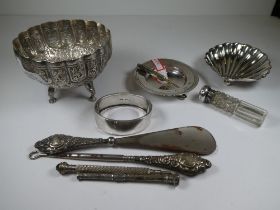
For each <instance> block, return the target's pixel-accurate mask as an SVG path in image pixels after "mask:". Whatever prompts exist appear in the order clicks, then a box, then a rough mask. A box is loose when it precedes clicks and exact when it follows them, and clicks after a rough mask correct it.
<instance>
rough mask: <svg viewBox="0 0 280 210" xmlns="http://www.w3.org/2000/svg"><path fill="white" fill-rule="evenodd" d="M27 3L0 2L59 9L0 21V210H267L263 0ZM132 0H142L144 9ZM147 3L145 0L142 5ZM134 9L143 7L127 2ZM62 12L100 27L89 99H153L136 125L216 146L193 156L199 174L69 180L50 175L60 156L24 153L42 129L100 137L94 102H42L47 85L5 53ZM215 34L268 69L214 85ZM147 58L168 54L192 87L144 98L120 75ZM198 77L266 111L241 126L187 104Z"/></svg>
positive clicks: (267, 39)
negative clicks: (190, 131) (201, 162)
mask: <svg viewBox="0 0 280 210" xmlns="http://www.w3.org/2000/svg"><path fill="white" fill-rule="evenodd" d="M24 2H25V3H24ZM28 2H29V3H28ZM30 2H31V1H18V2H15V1H6V2H3V3H2V5H1V7H0V10H1V13H5V14H64V13H65V14H68V15H67V16H65V15H62V16H41V15H40V16H14V15H13V16H1V17H0V28H1V31H0V46H1V47H0V64H1V65H0V100H1V103H0V131H1V132H0V134H1V137H0V142H1V146H0V167H1V173H0V209H1V210H2V209H3V210H14V209H21V210H33V209H34V210H35V209H41V210H49V209H59V210H77V209H82V210H97V209H98V210H106V209H132V210H140V209H145V210H154V209H161V210H170V209H178V210H185V209H194V210H205V209H209V210H217V209H227V210H236V209H239V210H248V209H253V210H263V209H269V210H279V208H280V200H279V195H280V182H279V177H280V167H279V162H280V157H279V155H278V154H279V148H280V141H279V134H280V114H279V107H280V100H279V97H278V96H279V80H280V71H279V69H280V60H279V55H280V43H279V37H280V21H279V19H277V18H272V17H269V16H268V15H269V14H270V11H271V9H272V5H273V1H227V3H224V2H225V1H220V2H219V1H214V0H212V1H211V3H215V4H210V3H209V2H210V1H205V2H204V3H202V2H201V1H193V3H191V2H190V1H188V3H186V2H184V1H180V2H181V3H180V4H178V5H175V6H174V5H173V7H167V5H171V3H169V1H168V2H167V1H166V3H165V4H163V5H165V6H163V5H161V4H156V3H152V1H150V2H148V1H147V2H145V1H137V2H134V5H136V6H137V4H138V10H137V7H133V5H132V4H131V5H130V6H129V5H128V6H127V9H125V8H126V7H124V5H123V4H122V6H120V5H118V4H116V3H114V2H116V1H112V4H115V5H114V6H113V7H112V6H110V7H109V6H108V5H109V4H107V3H106V1H102V2H101V1H100V4H99V5H105V6H106V7H105V6H104V7H103V6H100V7H98V8H97V7H94V6H92V7H89V6H87V7H85V6H84V4H82V3H81V2H82V1H77V2H76V1H75V2H74V1H73V2H72V3H71V4H70V3H69V4H62V3H61V1H56V2H57V3H56V4H55V5H56V6H54V4H52V5H51V4H50V3H49V2H51V1H41V2H40V3H36V4H35V3H34V5H30ZM34 2H35V1H34ZM36 2H37V1H36ZM38 2H39V1H38ZM47 2H48V3H47ZM140 2H142V3H143V4H144V3H145V6H144V5H142V3H140ZM170 2H171V1H170ZM173 2H176V1H173ZM177 2H179V1H177ZM195 2H197V4H195ZM248 2H250V4H249V3H248ZM253 2H254V3H253ZM147 4H148V5H153V7H152V9H151V10H149V8H148V6H147ZM73 5H77V7H74V6H73ZM78 5H80V6H78ZM81 5H83V6H81ZM88 5H93V3H88ZM182 5H185V7H182ZM251 5H253V7H252V8H250V7H251ZM140 6H142V7H143V8H146V9H143V8H142V10H141V9H140V10H139V7H140ZM157 6H160V7H161V8H162V7H164V8H165V9H159V8H158V7H157ZM229 6H231V7H230V8H231V9H229ZM174 7H176V8H177V9H175V8H174ZM232 8H235V9H232ZM225 9H228V10H227V12H226V14H236V15H237V14H249V15H251V16H227V15H221V14H225V13H224V11H225ZM91 11H92V12H91ZM98 11H99V12H100V13H104V14H109V13H110V12H112V13H117V14H120V13H121V14H123V13H125V14H134V12H135V13H137V14H138V13H144V14H150V13H156V14H158V13H162V14H170V13H172V14H173V13H175V12H178V14H202V13H203V14H204V13H205V14H215V15H214V16H204V15H199V16H176V15H175V16H172V15H164V16H135V15H129V16H128V15H127V16H119V15H117V16H112V15H110V16H106V15H105V16H104V15H102V16H84V15H83V14H96V13H97V12H98ZM156 11H157V12H156ZM99 12H98V14H99ZM145 12H147V13H145ZM247 12H248V13H247ZM71 14H79V16H71ZM176 14H177V13H176ZM216 14H220V15H216ZM252 14H257V15H258V16H252ZM63 18H85V19H93V20H96V21H99V22H102V23H104V24H105V25H106V26H107V27H108V28H110V29H111V32H112V41H113V55H112V58H111V60H110V61H109V63H108V65H107V66H106V68H105V70H104V72H102V74H101V75H100V76H99V77H98V78H97V79H96V80H95V81H94V84H95V88H96V92H97V95H96V96H97V98H99V97H101V96H103V95H105V94H109V93H113V92H123V91H129V92H133V93H137V94H142V95H144V96H146V97H147V98H148V99H150V100H151V102H152V103H153V107H154V109H153V114H152V120H151V124H150V126H149V127H148V128H147V129H146V130H145V131H144V132H152V131H158V130H164V129H169V128H174V127H182V126H188V125H199V126H202V127H204V128H206V129H208V130H209V131H210V132H211V133H212V134H213V136H214V137H215V139H216V141H217V150H216V151H215V152H214V153H213V154H211V155H209V156H207V157H205V158H207V159H209V160H210V161H211V162H212V164H213V166H212V167H211V168H210V169H209V170H208V171H207V172H206V173H204V174H201V175H199V176H196V177H193V178H188V177H183V176H182V177H181V182H180V185H179V186H178V187H176V188H173V187H168V186H165V185H151V184H132V183H127V184H117V183H106V182H83V183H79V182H78V181H77V180H76V179H75V177H74V176H73V177H71V176H69V177H62V176H61V175H59V174H58V173H57V172H56V170H55V166H56V164H58V163H59V162H60V161H61V160H58V159H40V160H36V161H31V160H29V159H28V157H27V155H28V154H29V152H31V151H32V150H33V149H34V148H33V144H34V143H35V142H36V141H37V140H40V139H43V138H45V137H47V136H49V135H52V134H54V133H65V134H69V135H74V136H84V137H108V135H107V134H105V133H103V132H102V131H100V130H98V129H97V127H96V124H95V121H94V112H93V106H94V104H93V103H90V102H88V101H87V99H86V98H87V96H88V92H87V91H86V90H85V89H84V88H83V87H80V88H77V89H73V90H68V91H67V90H65V91H59V92H57V97H58V101H57V103H56V104H49V103H48V97H47V87H45V86H43V85H41V84H39V83H38V82H36V81H33V80H31V79H29V78H27V77H26V76H25V75H24V74H23V72H22V71H21V67H20V65H19V64H18V63H17V62H16V59H15V57H14V55H13V51H12V45H11V42H12V40H13V38H15V37H16V36H17V34H18V33H19V32H20V31H23V30H25V29H27V28H28V27H30V26H33V25H36V24H40V23H42V22H45V21H49V20H58V19H63ZM226 41H229V42H234V41H238V42H243V43H249V44H251V45H253V46H256V47H259V48H260V49H262V50H263V51H264V52H266V53H267V54H268V56H269V58H270V59H271V63H272V66H273V68H272V70H271V73H270V74H269V75H268V76H267V78H265V79H262V80H261V81H259V82H256V83H254V84H250V85H236V86H229V87H228V86H225V85H224V84H223V82H222V80H221V78H219V77H218V76H217V75H216V73H214V72H213V71H212V70H210V68H209V67H208V66H207V64H206V63H205V61H204V60H203V56H204V53H205V52H206V51H207V50H208V49H209V48H210V47H213V46H214V45H216V44H218V43H223V42H226ZM155 57H165V58H173V59H177V60H179V61H182V62H184V63H186V64H188V65H190V66H191V67H192V68H193V69H194V70H196V71H197V72H198V74H199V77H200V81H199V84H198V86H197V88H195V90H193V91H192V92H191V93H190V94H189V98H188V99H186V100H185V101H179V100H177V99H173V98H163V97H159V96H154V95H150V94H148V93H146V92H144V91H142V90H140V89H139V88H138V87H137V86H135V83H134V81H133V79H132V77H131V72H132V70H133V69H134V68H135V66H136V64H137V63H142V62H145V61H147V60H149V59H151V58H155ZM204 84H209V85H211V86H212V87H213V88H215V89H218V90H221V91H224V92H226V93H229V94H231V95H232V96H235V97H238V98H240V99H244V100H246V101H248V102H250V103H252V104H255V105H257V106H260V107H262V108H265V109H266V110H268V113H269V114H268V116H267V118H266V120H265V122H264V124H263V125H262V127H260V128H254V127H251V126H248V125H247V124H244V123H243V122H240V121H238V120H236V119H233V118H230V117H228V116H226V115H224V114H222V113H220V112H218V111H217V110H215V109H213V108H212V107H211V106H207V105H205V104H201V103H200V102H198V100H197V93H198V91H199V89H200V88H201V87H202V86H203V85H204ZM90 152H95V153H114V154H135V155H136V154H138V155H145V154H147V155H148V154H149V155H153V154H165V153H161V152H154V151H146V150H145V151H143V150H130V149H113V148H97V149H93V150H91V151H90ZM68 162H69V163H80V162H78V161H76V162H74V161H68ZM83 163H84V162H83ZM95 164H102V163H95ZM133 166H135V165H133Z"/></svg>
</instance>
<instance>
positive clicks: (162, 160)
mask: <svg viewBox="0 0 280 210" xmlns="http://www.w3.org/2000/svg"><path fill="white" fill-rule="evenodd" d="M41 157H48V158H61V159H70V160H83V161H85V160H86V161H103V162H125V163H140V164H145V165H151V166H156V167H162V168H166V169H169V170H172V171H177V172H179V173H181V174H184V175H187V176H195V175H197V174H200V173H203V172H205V170H206V169H208V168H210V167H211V162H210V161H208V160H206V159H204V158H201V157H200V156H198V155H196V154H194V153H178V154H174V155H161V156H132V155H116V154H90V153H62V154H55V155H48V154H46V153H41V152H39V151H34V152H31V153H30V155H29V158H30V159H31V160H35V159H38V158H41Z"/></svg>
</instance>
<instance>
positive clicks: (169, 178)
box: [77, 173, 180, 186]
mask: <svg viewBox="0 0 280 210" xmlns="http://www.w3.org/2000/svg"><path fill="white" fill-rule="evenodd" d="M77 179H78V180H79V181H110V182H119V183H123V182H139V183H150V184H152V183H155V184H168V185H173V186H177V185H178V184H179V181H180V176H179V175H178V174H148V175H143V174H114V173H109V174H97V173H91V174H79V175H78V176H77Z"/></svg>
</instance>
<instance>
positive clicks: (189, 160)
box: [128, 153, 211, 176]
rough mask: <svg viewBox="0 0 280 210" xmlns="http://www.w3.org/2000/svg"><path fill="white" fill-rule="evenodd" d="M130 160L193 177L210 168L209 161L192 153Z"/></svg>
mask: <svg viewBox="0 0 280 210" xmlns="http://www.w3.org/2000/svg"><path fill="white" fill-rule="evenodd" d="M128 158H129V157H128ZM131 160H132V161H134V162H139V163H144V164H147V165H151V166H156V167H162V168H166V169H169V170H172V171H177V172H179V173H181V174H184V175H187V176H195V175H197V174H200V173H203V172H204V171H205V170H206V169H208V168H210V167H211V162H210V161H209V160H206V159H204V158H201V157H200V156H198V155H196V154H194V153H179V154H175V155H165V156H133V157H131ZM132 161H131V162H132Z"/></svg>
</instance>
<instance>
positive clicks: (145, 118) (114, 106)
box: [95, 93, 152, 135]
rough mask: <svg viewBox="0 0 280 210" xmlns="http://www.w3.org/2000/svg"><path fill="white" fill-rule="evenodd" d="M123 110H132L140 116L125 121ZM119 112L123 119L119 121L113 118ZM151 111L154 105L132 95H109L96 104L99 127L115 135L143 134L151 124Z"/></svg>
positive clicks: (138, 96) (143, 98)
mask: <svg viewBox="0 0 280 210" xmlns="http://www.w3.org/2000/svg"><path fill="white" fill-rule="evenodd" d="M118 109H119V110H118ZM121 109H122V111H125V110H129V109H131V110H132V111H133V112H134V114H136V113H137V115H138V116H137V115H136V117H133V118H129V119H125V116H124V115H122V113H121ZM118 111H119V116H121V117H123V118H120V119H117V118H114V117H112V116H111V115H113V114H112V113H114V112H115V113H116V112H118ZM151 111H152V104H151V102H150V101H149V100H148V99H146V98H145V97H143V96H140V95H134V94H130V93H113V94H109V95H106V96H103V97H102V98H100V99H98V100H97V101H96V103H95V119H96V124H97V126H98V127H99V128H100V129H101V130H103V131H105V132H106V133H109V134H113V135H131V134H135V133H138V132H141V131H142V130H144V129H145V128H146V127H147V126H148V125H149V123H150V118H151ZM108 113H109V114H108ZM110 114H111V115H110Z"/></svg>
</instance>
